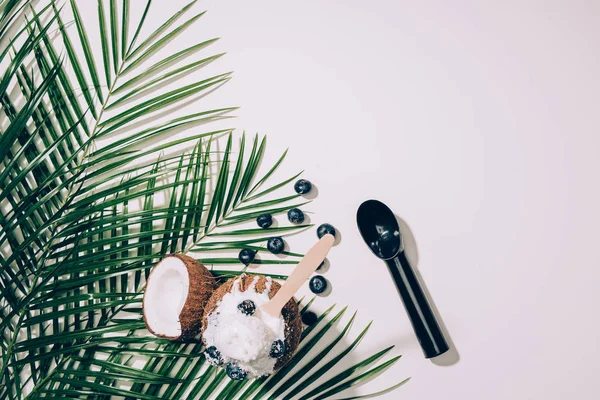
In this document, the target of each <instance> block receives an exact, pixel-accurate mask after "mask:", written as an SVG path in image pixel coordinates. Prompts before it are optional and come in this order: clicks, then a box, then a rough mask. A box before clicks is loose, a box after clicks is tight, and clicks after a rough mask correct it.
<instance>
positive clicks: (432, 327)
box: [356, 200, 448, 358]
mask: <svg viewBox="0 0 600 400" xmlns="http://www.w3.org/2000/svg"><path fill="white" fill-rule="evenodd" d="M356 222H357V224H358V229H359V231H360V234H361V235H362V237H363V240H364V241H365V242H366V243H367V245H368V246H369V248H370V249H371V251H372V252H373V253H374V254H375V256H376V257H378V258H380V259H382V260H384V261H385V262H386V263H387V266H388V268H389V270H390V273H391V275H392V278H393V279H394V282H395V283H396V287H397V288H398V291H399V292H400V296H401V297H402V301H403V302H404V306H405V308H406V312H407V313H408V316H409V318H410V322H411V323H412V326H413V329H414V330H415V334H416V335H417V338H418V339H419V342H420V343H421V347H422V348H423V352H424V353H425V357H426V358H432V357H436V356H439V355H440V354H443V353H445V352H446V351H448V344H447V343H446V339H444V335H443V333H442V330H441V329H440V326H439V324H438V322H437V321H436V318H435V315H434V314H433V311H432V310H431V306H430V305H429V303H428V301H427V298H426V297H425V294H424V293H423V289H422V288H421V284H420V283H419V280H418V279H417V276H416V275H415V272H414V270H413V269H412V267H411V266H410V264H409V262H408V260H407V259H406V255H405V254H404V248H403V245H402V243H403V241H402V235H401V233H400V226H399V225H398V220H397V219H396V216H395V215H394V213H393V212H392V210H390V209H389V208H388V207H387V206H386V205H385V204H383V203H382V202H380V201H377V200H368V201H365V202H364V203H363V204H361V206H360V207H359V208H358V212H357V215H356Z"/></svg>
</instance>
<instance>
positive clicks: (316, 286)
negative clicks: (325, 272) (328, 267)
mask: <svg viewBox="0 0 600 400" xmlns="http://www.w3.org/2000/svg"><path fill="white" fill-rule="evenodd" d="M308 286H309V287H310V291H311V292H313V293H314V294H321V293H323V292H324V291H325V290H326V289H327V279H325V278H323V277H322V276H321V275H316V276H313V277H312V278H311V280H310V283H309V285H308Z"/></svg>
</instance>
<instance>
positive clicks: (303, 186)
mask: <svg viewBox="0 0 600 400" xmlns="http://www.w3.org/2000/svg"><path fill="white" fill-rule="evenodd" d="M311 189H312V183H310V181H307V180H306V179H300V180H299V181H298V182H296V184H295V185H294V190H295V191H296V193H298V194H306V193H308V192H310V191H311Z"/></svg>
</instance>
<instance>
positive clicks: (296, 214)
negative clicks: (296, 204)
mask: <svg viewBox="0 0 600 400" xmlns="http://www.w3.org/2000/svg"><path fill="white" fill-rule="evenodd" d="M287 215H288V219H289V220H290V222H291V223H292V224H301V223H303V222H304V213H303V212H302V210H300V209H299V208H292V209H291V210H290V211H288V213H287Z"/></svg>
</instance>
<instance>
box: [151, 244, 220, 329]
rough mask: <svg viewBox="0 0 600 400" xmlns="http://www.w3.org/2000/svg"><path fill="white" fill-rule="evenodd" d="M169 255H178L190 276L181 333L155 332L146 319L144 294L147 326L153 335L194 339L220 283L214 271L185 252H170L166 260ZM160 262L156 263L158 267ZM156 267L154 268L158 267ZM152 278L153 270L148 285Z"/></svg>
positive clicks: (181, 320) (180, 318) (181, 318)
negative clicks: (207, 305)
mask: <svg viewBox="0 0 600 400" xmlns="http://www.w3.org/2000/svg"><path fill="white" fill-rule="evenodd" d="M168 257H176V258H178V259H180V260H181V261H182V262H183V264H184V265H185V267H186V269H187V272H188V277H189V288H188V296H187V298H186V301H185V303H184V305H183V308H182V309H181V312H180V313H179V322H180V324H181V335H179V336H167V335H165V334H161V333H160V332H155V331H154V330H152V328H151V327H150V325H149V324H148V321H147V319H146V312H145V300H146V296H145V294H144V303H143V307H142V308H143V316H144V322H145V323H146V327H147V328H148V330H149V331H150V333H152V334H153V335H156V336H158V337H161V338H165V339H170V340H185V339H192V338H195V337H197V336H198V335H199V334H200V332H201V330H202V315H203V314H204V308H205V306H206V304H207V303H208V300H209V299H210V297H211V295H212V294H213V292H214V291H215V289H216V288H217V286H218V284H217V281H216V279H215V277H214V276H213V275H212V273H211V272H210V271H209V270H208V269H207V268H206V267H205V266H204V265H203V264H202V263H200V262H198V261H197V260H195V259H193V258H191V257H189V256H186V255H184V254H170V255H167V256H166V257H164V258H163V259H162V260H161V262H162V261H163V260H165V259H166V258H168ZM159 265H160V262H159V263H158V264H157V265H156V267H158V266H159ZM156 267H154V268H156ZM151 280H152V272H151V273H150V275H149V276H148V280H147V281H146V286H148V284H149V283H150V282H151Z"/></svg>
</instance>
